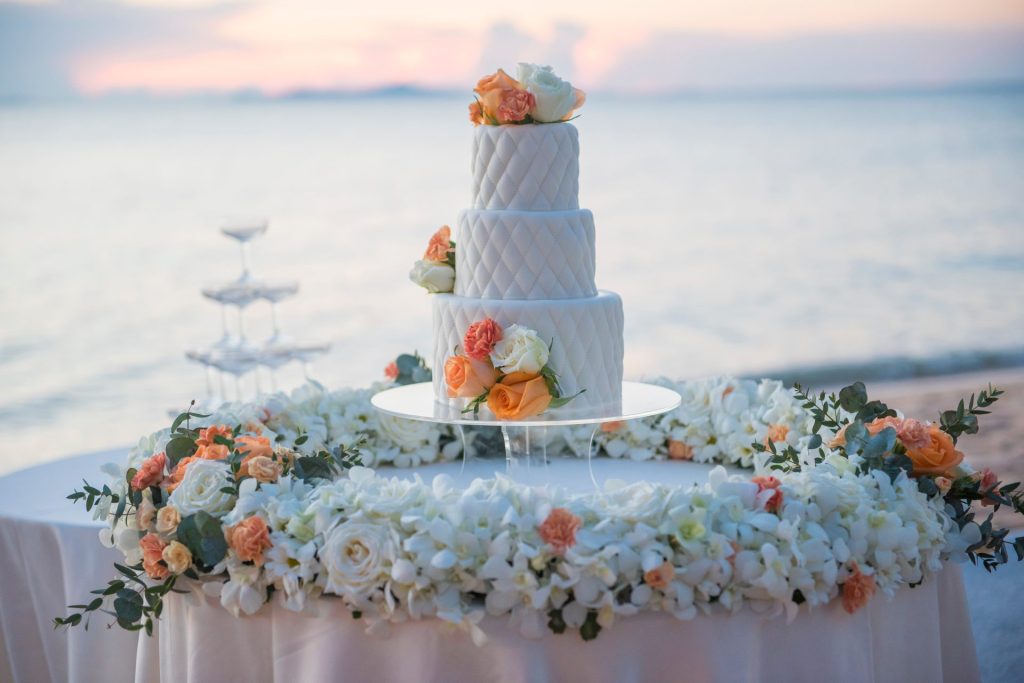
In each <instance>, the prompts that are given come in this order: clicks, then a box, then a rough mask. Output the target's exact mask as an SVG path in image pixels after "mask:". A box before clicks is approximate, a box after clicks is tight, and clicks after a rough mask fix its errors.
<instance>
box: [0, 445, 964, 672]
mask: <svg viewBox="0 0 1024 683" xmlns="http://www.w3.org/2000/svg"><path fill="white" fill-rule="evenodd" d="M122 457H123V455H122V454H121V453H116V452H115V453H104V454H92V455H87V456H80V457H77V458H74V459H71V460H65V461H60V462H57V463H51V464H48V465H44V466H41V467H37V468H33V469H30V470H25V471H22V472H17V473H15V474H12V475H9V476H7V477H3V478H0V639H2V641H3V647H2V648H0V681H9V680H10V681H15V682H21V681H25V682H31V683H35V682H36V681H65V680H67V681H105V682H107V681H128V680H132V678H133V677H134V679H135V680H136V681H139V682H140V683H141V682H145V683H149V682H150V681H164V682H167V683H170V682H174V683H177V682H178V681H185V682H194V683H206V682H208V681H225V682H227V681H246V682H256V681H288V682H290V681H358V682H363V681H396V682H404V681H410V682H412V681H415V682H417V683H418V682H420V681H444V682H458V681H494V682H499V681H500V682H502V683H505V682H516V683H518V682H521V681H522V682H526V681H529V682H531V683H532V682H533V681H598V682H600V681H609V682H612V681H614V682H615V683H619V682H628V681H648V680H655V681H683V680H685V681H824V680H829V679H832V680H835V681H900V682H901V683H905V682H910V681H929V682H930V681H947V682H954V681H955V682H960V681H966V682H970V681H976V680H977V679H978V674H977V671H978V667H977V660H976V657H975V652H974V642H973V638H972V636H971V631H970V620H969V617H968V613H967V606H966V601H965V598H964V591H963V581H962V577H961V574H960V570H959V568H957V567H955V566H948V567H946V568H945V569H944V570H943V571H942V572H940V573H939V575H938V576H937V577H935V579H933V580H931V581H927V582H925V583H924V584H923V585H921V586H919V587H917V588H914V589H910V588H904V589H902V590H901V591H900V592H899V593H898V594H897V596H896V597H895V599H893V600H892V601H887V600H886V599H885V598H884V597H881V596H879V597H877V598H876V599H875V600H873V601H872V602H871V603H870V605H869V607H868V608H866V609H865V610H862V611H861V612H859V613H858V614H856V615H853V616H850V615H847V614H846V613H845V612H843V611H842V609H841V608H840V607H839V605H838V604H836V603H833V604H832V605H830V606H828V607H826V608H824V609H817V610H814V611H808V612H803V613H801V614H800V615H799V617H798V618H797V619H796V621H795V622H794V623H792V624H789V625H787V624H786V623H785V620H784V619H768V618H763V617H759V616H757V615H755V614H752V613H750V612H744V613H741V614H739V615H736V616H725V615H715V616H712V617H703V616H702V617H698V618H696V619H694V620H692V621H688V622H680V621H677V620H676V619H675V618H673V617H671V616H668V615H660V614H648V615H642V616H638V617H631V618H625V619H621V620H619V621H618V622H617V623H616V624H614V625H613V626H612V628H610V629H607V630H605V631H603V632H602V633H601V635H600V636H599V638H598V639H597V640H595V641H593V642H590V643H585V642H583V641H582V640H581V639H580V638H579V636H578V635H576V634H569V633H567V634H565V635H561V636H555V635H548V636H546V637H544V638H542V639H540V640H525V639H523V638H521V637H520V636H519V635H518V633H516V632H515V631H514V630H512V629H511V627H510V626H509V625H508V624H507V622H506V620H505V619H486V620H485V621H484V622H483V624H482V626H483V628H484V629H485V631H486V632H487V634H488V636H489V638H490V640H489V643H488V644H487V645H485V646H484V647H481V648H478V647H476V646H474V645H473V644H472V642H471V641H470V640H469V638H468V637H467V636H466V635H464V634H462V633H456V632H450V631H448V630H446V629H444V628H442V627H441V626H440V625H439V624H438V623H437V622H435V621H433V620H427V621H423V622H414V623H407V624H400V625H395V626H393V627H392V633H391V635H390V637H389V638H379V637H371V636H367V635H366V634H365V633H364V632H363V624H362V623H361V622H359V621H356V620H353V619H352V617H350V616H349V615H348V614H347V613H346V612H345V611H344V609H343V608H342V606H341V605H340V603H339V602H337V601H335V600H330V599H328V600H325V601H323V602H322V603H321V604H322V614H321V616H320V617H319V618H310V617H305V616H300V615H297V614H294V613H291V612H288V611H285V610H283V609H281V608H279V607H277V606H276V605H271V606H267V607H266V608H264V610H263V611H262V612H261V613H260V614H258V615H256V616H254V617H249V618H244V619H234V618H233V617H231V616H230V615H229V614H228V613H227V612H226V611H224V610H223V609H222V608H221V607H220V606H219V605H217V604H216V603H210V604H203V605H195V606H190V605H187V604H186V603H185V601H184V600H183V599H181V598H179V597H173V598H171V599H170V600H169V602H168V607H167V609H166V611H165V616H164V619H163V620H162V621H161V622H160V623H159V625H158V626H157V632H156V636H155V637H153V638H146V637H145V636H142V637H141V638H140V637H137V636H136V635H135V634H132V633H128V632H124V631H121V630H120V629H118V628H116V627H115V628H113V629H107V628H105V625H106V623H107V622H106V620H105V619H103V618H98V619H96V620H95V621H94V622H93V626H92V628H90V630H89V631H84V630H82V629H81V628H77V629H73V630H71V631H67V632H65V631H54V630H53V627H52V618H53V617H54V616H56V615H58V614H64V613H65V607H64V606H65V605H67V604H68V603H75V602H87V601H88V600H87V598H88V592H89V590H91V589H93V588H97V587H100V586H103V585H105V583H106V581H107V580H108V579H109V578H111V577H112V571H113V570H112V562H113V561H115V560H117V559H118V558H117V555H116V553H114V552H113V551H108V550H105V549H104V548H102V547H101V546H100V545H99V543H98V541H97V530H98V529H99V524H98V523H95V522H92V521H91V520H90V519H89V517H88V515H86V513H85V512H84V508H83V507H82V506H81V505H78V506H72V505H71V503H70V502H69V501H66V500H64V496H65V495H66V494H67V493H69V492H70V491H71V490H72V489H73V488H75V487H76V486H80V485H81V480H82V478H83V477H86V478H89V479H90V480H91V481H94V482H100V481H101V480H102V478H103V475H102V474H99V473H98V468H99V466H100V464H102V463H103V462H108V461H111V460H119V459H121V458H122ZM650 467H659V468H660V467H664V466H658V465H656V464H649V465H645V466H638V465H636V464H635V463H621V462H619V463H611V462H608V461H604V462H602V463H601V467H600V468H596V469H597V472H598V475H599V476H598V479H599V480H602V479H604V478H605V477H608V476H615V477H618V476H623V475H624V474H625V473H626V472H628V473H630V474H631V475H640V476H652V475H653V474H654V473H653V472H651V473H648V472H647V471H646V469H647V468H650ZM676 467H679V466H678V465H676ZM662 472H664V470H662ZM675 472H677V473H681V472H682V468H680V469H677V470H675ZM432 473H433V468H430V469H424V470H421V474H422V475H423V476H424V478H428V477H429V476H430V474H432ZM471 474H476V472H472V473H471V472H466V476H470V475H471ZM688 476H692V477H693V478H700V477H701V476H703V474H702V471H701V470H700V469H699V468H696V466H694V469H691V470H690V475H688ZM623 478H625V477H624V476H623ZM629 478H631V479H632V478H634V476H630V477H629ZM673 478H678V475H677V476H676V477H673ZM136 659H137V662H136ZM136 663H137V665H138V666H137V667H136Z"/></svg>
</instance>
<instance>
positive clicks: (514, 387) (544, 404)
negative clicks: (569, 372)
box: [487, 372, 551, 420]
mask: <svg viewBox="0 0 1024 683" xmlns="http://www.w3.org/2000/svg"><path fill="white" fill-rule="evenodd" d="M550 404H551V392H549V391H548V385H547V384H546V383H545V382H544V378H543V377H541V376H540V375H536V374H531V373H529V372H511V373H509V374H507V375H505V376H504V377H502V378H501V381H500V382H498V383H497V384H495V385H494V386H493V387H491V392H490V393H489V394H488V395H487V407H488V408H490V409H491V412H492V413H494V416H495V417H497V418H498V419H499V420H522V419H524V418H527V417H533V416H534V415H540V414H541V413H543V412H544V411H545V410H547V408H548V406H549V405H550Z"/></svg>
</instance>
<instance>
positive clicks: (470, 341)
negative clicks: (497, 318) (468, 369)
mask: <svg viewBox="0 0 1024 683" xmlns="http://www.w3.org/2000/svg"><path fill="white" fill-rule="evenodd" d="M501 335H502V331H501V325H499V324H498V323H496V322H494V320H492V319H491V318H484V319H483V320H481V321H479V322H475V323H473V324H472V325H470V326H469V328H468V329H467V330H466V334H465V336H464V337H463V338H462V350H463V351H465V352H466V355H467V356H469V357H470V358H472V359H473V360H484V359H486V358H487V357H488V356H489V355H490V354H491V351H493V350H494V345H495V344H497V343H498V342H500V341H501Z"/></svg>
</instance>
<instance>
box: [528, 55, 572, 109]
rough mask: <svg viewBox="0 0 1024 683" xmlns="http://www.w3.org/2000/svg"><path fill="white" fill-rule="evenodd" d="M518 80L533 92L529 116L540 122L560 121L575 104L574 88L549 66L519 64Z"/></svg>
mask: <svg viewBox="0 0 1024 683" xmlns="http://www.w3.org/2000/svg"><path fill="white" fill-rule="evenodd" d="M518 75H519V82H520V83H522V84H523V87H524V88H526V90H527V91H528V92H530V93H531V94H533V96H534V98H535V99H536V102H537V103H536V104H535V105H534V107H533V109H532V110H531V111H530V116H531V117H533V119H534V120H535V121H540V122H541V123H554V122H555V121H561V120H562V119H564V118H565V117H566V116H568V114H569V112H571V111H572V110H573V107H574V106H575V105H576V89H575V88H573V87H572V84H571V83H569V82H568V81H563V80H562V79H561V78H559V77H558V76H556V75H555V72H554V71H553V70H552V69H551V67H550V66H538V65H537V64H526V63H520V64H519V74H518Z"/></svg>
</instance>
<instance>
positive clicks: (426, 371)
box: [395, 254, 455, 385]
mask: <svg viewBox="0 0 1024 683" xmlns="http://www.w3.org/2000/svg"><path fill="white" fill-rule="evenodd" d="M450 256H451V257H452V258H453V259H454V254H450ZM452 265H453V266H454V265H455V264H454V263H453V264H452ZM395 365H396V366H398V377H396V378H395V383H396V384H401V385H405V384H419V383H421V382H429V381H430V380H431V379H433V373H432V372H431V371H430V368H429V367H427V361H426V360H424V359H423V357H422V356H421V355H420V354H419V353H417V352H415V351H414V352H413V353H403V354H402V355H400V356H399V357H398V358H396V359H395Z"/></svg>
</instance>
